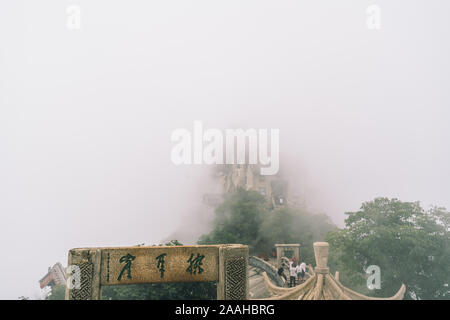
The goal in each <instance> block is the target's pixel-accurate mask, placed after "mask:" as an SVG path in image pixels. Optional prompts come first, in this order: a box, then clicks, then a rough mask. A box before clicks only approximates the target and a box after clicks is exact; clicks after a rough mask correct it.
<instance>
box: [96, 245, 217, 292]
mask: <svg viewBox="0 0 450 320" xmlns="http://www.w3.org/2000/svg"><path fill="white" fill-rule="evenodd" d="M218 259H219V249H218V247H215V246H180V247H128V248H104V249H102V272H101V274H102V276H101V285H103V286H104V285H118V284H138V283H158V282H193V281H195V282H200V281H217V280H218V277H219V276H218ZM128 266H129V268H128Z"/></svg>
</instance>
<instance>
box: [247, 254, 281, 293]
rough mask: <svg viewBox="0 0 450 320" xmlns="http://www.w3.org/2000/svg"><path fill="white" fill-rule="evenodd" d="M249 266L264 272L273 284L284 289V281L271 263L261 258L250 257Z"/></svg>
mask: <svg viewBox="0 0 450 320" xmlns="http://www.w3.org/2000/svg"><path fill="white" fill-rule="evenodd" d="M248 264H249V265H250V266H252V267H255V268H258V269H261V270H263V271H264V272H265V273H266V274H267V276H268V277H269V279H270V280H271V281H272V282H273V283H275V284H276V285H277V286H279V287H284V279H283V278H282V277H281V276H280V275H278V273H277V269H276V268H275V267H274V266H272V265H271V264H270V263H268V262H266V261H264V260H262V259H260V258H257V257H254V256H250V257H248Z"/></svg>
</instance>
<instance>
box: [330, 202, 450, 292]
mask: <svg viewBox="0 0 450 320" xmlns="http://www.w3.org/2000/svg"><path fill="white" fill-rule="evenodd" d="M346 214H347V215H348V217H347V219H346V220H345V228H344V229H343V230H338V231H334V232H330V233H329V234H328V235H327V241H328V242H329V243H330V247H331V250H330V261H329V264H330V267H332V269H335V270H336V269H337V270H339V271H340V272H341V273H340V278H341V281H342V282H343V283H344V284H346V285H348V286H350V287H352V288H353V289H356V290H359V291H361V292H364V289H365V292H364V293H366V294H372V295H374V296H390V295H393V294H394V293H395V292H396V291H397V290H398V289H399V287H400V285H401V284H402V283H404V284H405V285H406V290H407V294H406V297H405V298H407V299H449V298H450V291H449V287H448V285H449V283H450V232H449V230H450V223H449V221H450V214H449V212H447V211H446V210H445V209H444V208H437V207H434V208H431V209H430V210H427V211H425V210H424V209H422V208H421V206H420V204H419V203H418V202H401V201H399V200H398V199H388V198H376V199H375V200H373V201H370V202H365V203H363V204H362V206H361V209H360V210H359V211H357V212H348V213H346ZM370 265H377V266H379V267H380V269H381V289H379V290H374V292H373V291H372V292H371V291H369V290H368V289H367V287H366V281H365V274H364V270H366V269H367V267H368V266H370Z"/></svg>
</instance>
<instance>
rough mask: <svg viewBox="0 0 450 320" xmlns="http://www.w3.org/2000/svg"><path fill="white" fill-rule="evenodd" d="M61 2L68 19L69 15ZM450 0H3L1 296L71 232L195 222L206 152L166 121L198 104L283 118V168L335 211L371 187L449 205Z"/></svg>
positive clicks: (152, 232)
mask: <svg viewBox="0 0 450 320" xmlns="http://www.w3.org/2000/svg"><path fill="white" fill-rule="evenodd" d="M69 4H77V5H79V6H80V8H81V29H80V30H69V29H67V28H66V19H67V15H66V7H67V5H69ZM370 4H378V5H379V6H380V8H381V19H382V20H381V21H382V22H381V30H379V31H374V30H369V29H368V28H367V27H366V19H367V16H366V8H367V7H368V5H370ZM449 12H450V4H449V3H448V1H444V0H441V1H439V0H435V1H431V2H430V1H424V0H419V1H406V0H397V1H387V0H379V1H365V0H362V1H350V0H341V1H331V0H328V1H320V2H319V1H298V0H296V1H294V0H292V1H287V0H281V1H280V0H277V1H273V0H272V1H267V0H258V1H256V0H252V1H249V0H240V1H236V0H232V1H230V0H228V1H211V0H209V1H206V0H193V1H186V0H183V1H181V0H176V1H175V0H173V1H137V0H134V1H124V0H122V1H106V0H96V1H92V0H89V1H88V0H74V1H70V2H69V1H59V0H58V1H56V0H53V1H50V0H40V1H31V0H30V1H23V0H22V1H19V0H14V1H12V0H3V1H1V2H0V215H1V231H0V243H1V245H0V246H1V254H2V257H3V259H2V262H1V263H0V283H2V286H1V287H0V298H2V299H16V298H17V297H19V296H21V295H24V296H30V297H32V298H35V297H37V296H38V295H39V292H40V290H39V287H38V285H39V284H38V280H39V279H40V278H41V277H42V276H44V275H45V273H46V271H47V267H49V266H51V265H53V264H54V263H55V262H57V261H61V262H62V263H63V265H66V264H67V252H68V250H69V249H70V248H74V247H84V246H125V245H135V244H139V243H146V244H149V245H150V244H158V243H159V242H160V241H162V240H163V239H166V238H167V236H169V235H170V234H173V233H174V232H177V230H183V229H184V231H186V229H187V228H194V229H195V230H194V231H198V232H200V231H203V230H207V220H208V217H207V216H205V215H204V208H203V207H202V205H201V198H202V195H203V193H205V192H210V191H211V190H213V188H214V185H213V184H212V182H213V181H212V179H211V177H210V172H209V170H210V167H208V166H175V165H173V164H172V162H171V160H170V151H171V148H172V146H173V145H174V144H173V143H171V141H170V136H171V133H172V131H173V130H175V129H177V128H187V129H189V130H192V125H193V121H195V120H200V121H202V122H203V124H204V126H205V127H207V128H217V129H226V128H236V127H238V128H243V129H247V128H256V129H270V128H277V129H280V152H281V162H280V171H283V172H289V181H290V182H291V185H292V186H295V188H297V189H299V192H300V193H301V194H303V195H304V196H305V198H306V201H307V203H308V205H309V206H310V207H311V208H314V210H316V211H318V212H323V213H326V214H328V215H329V216H330V217H331V218H332V220H333V221H334V222H335V223H336V224H338V225H339V226H343V220H344V218H345V216H344V212H345V211H352V210H357V209H358V208H359V206H360V205H361V203H362V202H363V201H369V200H372V199H373V198H374V197H377V196H387V197H398V198H400V199H401V200H403V201H417V200H419V201H421V202H422V204H423V205H424V206H425V207H428V206H429V205H440V206H446V207H447V208H450V198H449V191H450V179H449V178H450V166H449V163H450V151H449V138H450V128H449V120H450V108H449V103H450V90H449V83H450V60H449V57H450V52H449V51H450V50H449V49H450V47H449V39H450V20H449V19H448V16H449ZM201 212H203V213H201ZM192 217H196V219H198V218H199V217H200V219H198V221H197V220H194V221H193V219H192ZM187 221H189V223H188V224H187ZM187 231H192V230H187ZM6 260H7V262H5V261H6Z"/></svg>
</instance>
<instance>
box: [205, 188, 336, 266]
mask: <svg viewBox="0 0 450 320" xmlns="http://www.w3.org/2000/svg"><path fill="white" fill-rule="evenodd" d="M335 228H336V227H335V226H334V224H333V223H332V222H331V221H330V220H329V218H328V217H327V216H326V215H319V214H312V213H310V212H308V211H306V210H303V209H299V208H289V207H284V206H283V207H281V208H279V209H275V210H272V211H270V210H269V209H268V208H267V202H266V199H265V198H264V197H263V196H261V195H260V194H259V193H257V192H255V191H246V190H242V189H241V190H238V191H237V192H236V193H233V194H231V195H229V196H228V197H227V198H226V199H225V201H224V202H223V203H222V204H221V205H220V206H219V207H218V208H217V209H216V219H215V222H214V227H213V230H212V231H211V232H210V233H209V234H207V235H204V236H202V237H201V238H200V240H199V244H221V243H241V244H246V245H249V247H250V254H259V253H265V254H269V253H270V251H271V250H272V249H273V247H274V245H275V244H276V243H300V244H301V249H300V251H301V255H302V257H303V258H304V259H305V260H306V262H308V263H312V262H313V261H312V259H313V249H312V244H313V242H314V241H320V240H323V239H324V237H325V235H326V234H327V232H329V231H331V230H334V229H335Z"/></svg>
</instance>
